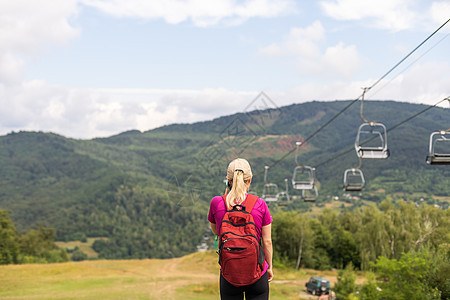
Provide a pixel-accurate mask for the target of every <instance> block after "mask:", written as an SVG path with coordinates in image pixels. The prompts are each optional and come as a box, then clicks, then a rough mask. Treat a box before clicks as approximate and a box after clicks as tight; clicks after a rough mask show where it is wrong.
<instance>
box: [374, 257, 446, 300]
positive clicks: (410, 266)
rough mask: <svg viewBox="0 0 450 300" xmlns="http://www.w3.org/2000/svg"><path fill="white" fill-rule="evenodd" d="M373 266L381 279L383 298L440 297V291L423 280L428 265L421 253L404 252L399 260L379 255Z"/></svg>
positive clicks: (427, 270)
mask: <svg viewBox="0 0 450 300" xmlns="http://www.w3.org/2000/svg"><path fill="white" fill-rule="evenodd" d="M374 267H375V269H376V272H377V274H378V275H379V276H381V278H382V279H383V282H382V283H380V287H381V289H382V290H381V292H380V296H381V298H383V299H418V300H419V299H421V300H422V299H423V300H426V299H440V295H441V292H440V291H439V290H438V289H437V288H433V287H431V286H429V285H428V284H427V282H425V281H424V278H425V276H426V274H427V273H428V272H429V269H430V267H429V264H428V263H427V261H426V259H425V258H424V254H423V253H415V254H413V253H405V254H404V255H403V256H402V257H401V258H400V259H399V260H397V259H388V258H386V257H380V258H378V259H377V260H376V263H375V264H374Z"/></svg>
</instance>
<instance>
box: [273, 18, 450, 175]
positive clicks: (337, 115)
mask: <svg viewBox="0 0 450 300" xmlns="http://www.w3.org/2000/svg"><path fill="white" fill-rule="evenodd" d="M449 22H450V19H448V20H447V21H446V22H444V24H442V25H441V26H439V28H437V29H436V30H435V31H434V32H433V33H431V34H430V35H429V36H428V37H427V38H426V39H425V40H423V41H422V42H421V43H420V44H419V45H417V46H416V47H415V48H414V49H413V50H412V51H411V52H409V53H408V54H407V55H406V56H405V57H404V58H402V59H401V60H400V61H399V62H398V63H396V64H395V65H394V66H393V67H392V68H391V69H389V71H387V72H386V73H385V74H384V75H383V76H381V77H380V78H379V79H378V80H377V81H376V82H375V83H373V84H372V85H371V86H370V87H368V88H367V90H370V89H372V88H373V87H375V86H376V85H377V84H378V83H379V82H380V81H381V80H383V79H384V78H385V77H386V76H388V75H389V74H390V73H391V72H392V71H394V70H395V69H396V68H397V67H398V66H399V65H400V64H401V63H403V62H404V61H405V60H406V59H407V58H408V57H409V56H411V55H412V54H413V53H414V52H415V51H417V50H418V49H419V48H420V47H421V46H422V45H423V44H425V43H426V42H427V41H428V40H429V39H430V38H431V37H433V36H434V35H435V34H436V33H437V32H438V31H439V30H441V29H442V28H443V27H444V26H445V25H447V23H449ZM362 96H363V94H362V95H360V96H359V97H358V98H356V99H354V100H352V101H351V102H350V103H349V104H348V105H347V106H345V107H344V108H343V109H342V110H340V111H339V112H338V113H337V114H336V115H334V116H333V117H332V118H331V119H330V120H328V121H327V122H326V123H324V124H323V125H322V126H320V127H319V129H317V130H316V131H314V132H313V133H312V134H311V135H310V136H308V137H307V138H306V139H305V140H304V141H303V143H306V142H307V141H309V140H310V139H312V138H313V137H314V136H315V135H316V134H318V133H319V132H320V131H322V130H323V129H324V128H325V127H327V126H328V125H329V124H330V123H331V122H333V121H334V120H335V119H336V118H337V117H339V116H340V115H341V114H343V113H344V112H345V111H346V110H347V109H348V108H350V106H352V105H353V104H355V103H356V102H357V101H358V100H359V99H360V98H361V97H362ZM294 151H296V148H294V149H292V150H290V151H289V152H287V153H286V154H285V155H283V156H282V157H281V158H280V159H278V160H277V161H275V162H274V163H273V164H271V165H270V167H274V166H276V165H277V164H279V163H280V162H281V161H283V160H284V159H285V158H286V157H288V156H289V155H291V154H292V153H293V152H294Z"/></svg>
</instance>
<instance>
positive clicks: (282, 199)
mask: <svg viewBox="0 0 450 300" xmlns="http://www.w3.org/2000/svg"><path fill="white" fill-rule="evenodd" d="M284 182H285V185H286V190H285V191H284V192H280V193H279V194H278V205H279V206H287V205H289V203H290V202H291V197H290V196H289V193H288V179H287V178H285V179H284Z"/></svg>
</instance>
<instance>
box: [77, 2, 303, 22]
mask: <svg viewBox="0 0 450 300" xmlns="http://www.w3.org/2000/svg"><path fill="white" fill-rule="evenodd" d="M82 1H83V3H84V4H85V5H88V6H92V7H96V8H97V9H99V10H101V11H102V12H104V13H106V14H110V15H112V16H115V17H132V18H140V19H145V20H152V19H163V20H164V21H165V22H167V23H169V24H178V23H181V22H184V21H187V20H191V21H192V22H193V24H194V25H196V26H200V27H206V26H211V25H216V24H219V23H223V24H225V25H236V24H241V23H242V22H244V21H245V20H247V19H249V18H254V17H263V18H267V17H276V16H279V15H284V14H289V13H292V11H293V10H294V7H295V1H292V0H279V1H270V0H246V1H236V0H222V1H211V0H187V1H178V0H152V1H140V0H113V1H111V0H82Z"/></svg>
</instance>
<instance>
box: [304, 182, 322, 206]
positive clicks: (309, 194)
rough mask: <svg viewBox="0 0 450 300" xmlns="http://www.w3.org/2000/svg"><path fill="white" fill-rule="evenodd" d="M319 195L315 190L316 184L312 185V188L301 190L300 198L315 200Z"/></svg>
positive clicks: (306, 200)
mask: <svg viewBox="0 0 450 300" xmlns="http://www.w3.org/2000/svg"><path fill="white" fill-rule="evenodd" d="M317 197H319V192H318V191H317V188H316V185H313V188H312V189H304V190H302V199H303V201H304V202H315V201H316V200H317Z"/></svg>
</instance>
